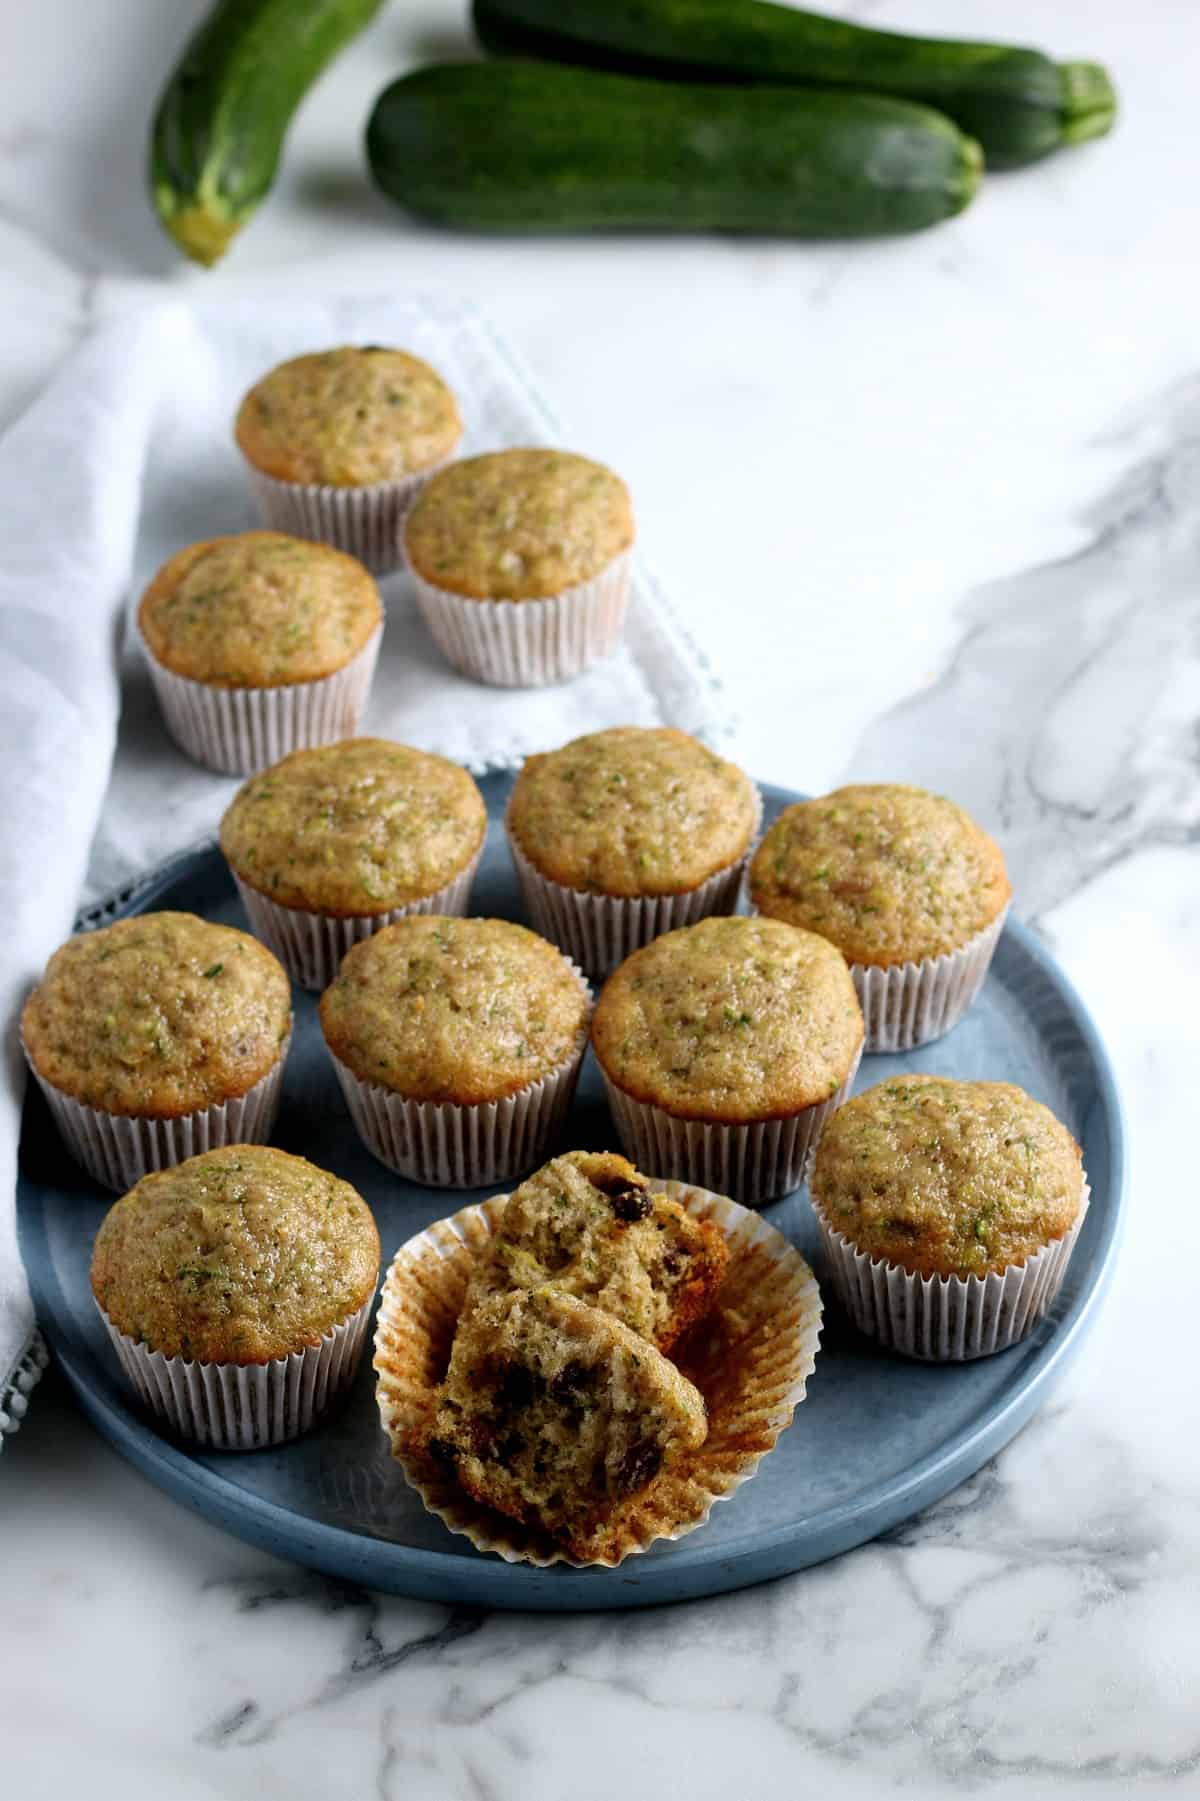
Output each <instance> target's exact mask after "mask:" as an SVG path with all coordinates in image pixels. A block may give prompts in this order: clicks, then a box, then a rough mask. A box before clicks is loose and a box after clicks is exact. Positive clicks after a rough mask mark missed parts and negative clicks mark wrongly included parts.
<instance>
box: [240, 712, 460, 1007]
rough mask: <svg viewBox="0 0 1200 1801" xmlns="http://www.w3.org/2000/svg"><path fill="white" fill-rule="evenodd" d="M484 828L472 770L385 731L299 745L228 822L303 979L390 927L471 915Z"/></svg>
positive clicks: (256, 897) (243, 868)
mask: <svg viewBox="0 0 1200 1801" xmlns="http://www.w3.org/2000/svg"><path fill="white" fill-rule="evenodd" d="M486 835H487V808H486V807H485V805H484V801H483V796H482V795H481V794H480V792H479V789H478V788H477V787H476V785H475V783H474V782H473V781H472V779H471V777H470V776H469V775H468V774H467V772H466V770H465V769H460V768H459V766H458V764H457V763H451V762H448V761H447V759H446V758H445V757H438V756H433V755H431V754H430V752H428V751H423V750H414V749H412V748H411V746H409V745H407V744H394V743H392V742H391V741H390V740H388V739H386V738H350V739H346V740H344V741H343V742H342V743H340V744H330V745H322V746H320V747H319V748H317V749H314V750H300V751H294V752H293V754H292V755H291V756H290V757H285V758H283V760H282V761H281V762H279V763H276V764H274V765H273V766H272V767H271V768H270V769H267V770H265V771H264V772H263V773H262V774H261V775H258V776H252V777H251V778H250V780H249V781H248V782H246V783H245V784H244V786H243V787H242V788H240V789H239V791H238V792H237V794H236V795H235V796H234V798H233V800H232V802H231V803H230V805H229V808H228V809H227V811H226V813H225V817H224V818H223V819H222V821H221V849H222V851H223V852H224V855H225V860H226V861H227V863H228V864H229V867H230V868H231V869H232V871H233V875H234V880H235V881H236V882H237V885H238V890H239V892H240V894H241V897H242V902H243V904H244V906H245V908H246V911H247V913H248V914H249V916H250V923H251V925H252V926H253V927H254V930H255V931H256V932H257V933H258V935H259V937H260V938H263V939H265V940H266V942H267V943H268V944H269V945H270V946H271V949H272V950H273V951H275V952H276V954H277V955H278V956H279V957H280V958H281V959H282V961H283V964H284V966H285V968H286V969H287V970H288V972H289V974H290V975H291V976H292V978H293V980H295V981H297V982H299V983H301V985H302V986H303V987H305V988H324V987H326V986H327V985H328V984H329V983H330V982H332V980H333V978H334V977H335V975H336V974H337V972H338V967H339V965H340V963H341V960H342V958H343V957H344V956H345V954H346V952H347V951H348V950H349V949H350V947H351V945H352V944H356V943H358V942H360V941H361V940H362V939H364V938H368V937H370V936H371V934H372V933H373V932H377V931H378V930H379V929H380V927H381V926H385V925H390V924H392V923H393V922H394V921H395V920H397V919H403V918H406V917H407V916H408V915H409V914H412V913H440V914H463V913H465V912H466V911H467V906H468V903H469V900H470V894H471V881H472V878H473V877H474V874H475V870H476V868H477V866H478V863H479V858H480V856H481V855H482V852H483V844H484V839H485V837H486Z"/></svg>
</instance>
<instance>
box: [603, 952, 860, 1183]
mask: <svg viewBox="0 0 1200 1801" xmlns="http://www.w3.org/2000/svg"><path fill="white" fill-rule="evenodd" d="M862 1041H863V1023H862V1013H861V1011H860V1008H859V1005H858V999H857V996H856V995H855V992H854V984H853V982H852V981H851V980H850V973H849V971H848V969H847V968H846V964H845V961H844V959H843V958H842V956H841V954H840V953H839V952H838V951H836V950H835V949H834V947H833V946H832V945H831V944H830V943H829V942H828V940H827V939H824V938H820V937H818V936H817V935H816V934H815V933H813V932H803V931H800V930H799V929H798V928H797V927H795V926H789V925H785V924H783V923H782V921H780V920H775V919H740V918H730V919H703V920H701V921H700V923H699V924H698V925H694V926H685V927H684V928H683V929H682V930H681V931H678V932H668V933H666V934H665V936H664V937H662V938H656V939H655V940H654V942H653V943H652V944H648V945H646V946H645V948H644V949H643V950H640V951H635V952H634V954H633V956H632V957H630V958H628V959H627V960H626V961H625V962H624V963H622V965H621V967H620V968H619V969H618V970H617V971H616V972H615V973H614V974H613V975H611V976H610V977H609V979H608V981H607V983H606V984H605V986H604V990H603V992H602V994H601V996H600V1000H599V1003H598V1004H597V1007H596V1014H595V1018H594V1020H593V1023H592V1044H593V1047H594V1049H595V1052H596V1058H597V1061H598V1062H599V1064H600V1070H601V1074H602V1075H603V1077H604V1081H605V1086H606V1087H607V1089H608V1100H609V1105H610V1107H611V1108H612V1112H613V1117H614V1119H615V1120H616V1123H617V1130H618V1131H619V1133H620V1135H621V1142H622V1144H623V1145H624V1148H625V1150H626V1153H627V1154H628V1155H629V1157H631V1158H632V1160H633V1161H634V1163H636V1164H637V1166H638V1167H639V1168H640V1169H645V1170H648V1171H650V1172H651V1173H652V1174H654V1175H658V1176H674V1177H677V1178H679V1179H680V1180H681V1181H688V1182H696V1183H698V1184H699V1185H700V1186H702V1187H705V1188H712V1189H716V1190H717V1192H718V1193H722V1194H732V1195H734V1196H735V1197H736V1198H737V1199H738V1200H740V1201H745V1202H746V1203H747V1204H749V1205H752V1206H756V1205H759V1204H761V1203H762V1202H764V1201H769V1200H773V1199H774V1198H775V1197H776V1196H777V1195H781V1194H787V1193H788V1192H789V1191H790V1190H791V1189H793V1188H797V1187H798V1186H799V1184H800V1182H801V1180H802V1178H803V1174H804V1164H805V1159H806V1157H807V1154H808V1152H809V1150H810V1149H811V1147H812V1146H813V1145H814V1144H815V1143H816V1140H817V1138H818V1136H819V1134H820V1131H821V1128H822V1125H823V1124H824V1122H825V1120H826V1118H827V1117H828V1115H829V1114H830V1113H831V1112H832V1111H833V1109H834V1108H835V1107H837V1106H838V1105H839V1104H840V1103H841V1101H842V1100H843V1099H844V1098H845V1096H846V1094H847V1093H848V1092H849V1089H850V1085H851V1083H852V1081H853V1079H854V1072H855V1070H856V1069H857V1067H858V1060H859V1057H860V1055H861V1053H862Z"/></svg>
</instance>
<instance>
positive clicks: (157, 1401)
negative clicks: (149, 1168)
mask: <svg viewBox="0 0 1200 1801" xmlns="http://www.w3.org/2000/svg"><path fill="white" fill-rule="evenodd" d="M378 1275H379V1233H378V1232H377V1230H376V1228H375V1221H374V1219H373V1218H372V1215H371V1210H370V1208H369V1207H368V1206H367V1204H366V1202H365V1201H364V1200H363V1199H362V1197H361V1195H359V1194H358V1193H357V1192H356V1190H355V1189H353V1188H351V1186H350V1184H349V1183H348V1182H342V1181H339V1179H338V1178H337V1177H336V1176H333V1175H330V1174H329V1173H328V1171H326V1170H323V1169H318V1168H317V1167H316V1165H315V1164H312V1163H309V1162H307V1161H306V1160H305V1159H304V1158H303V1157H291V1156H288V1155H287V1154H286V1153H285V1152H284V1151H276V1150H272V1149H270V1148H268V1147H266V1146H261V1145H229V1146H226V1147H225V1148H224V1149H222V1150H217V1151H209V1152H205V1153H204V1154H203V1155H201V1156H198V1157H192V1158H190V1159H189V1160H188V1161H187V1162H185V1163H181V1164H179V1165H177V1166H176V1167H175V1168H174V1169H169V1170H161V1171H159V1172H157V1173H156V1174H154V1175H149V1176H146V1177H144V1178H143V1180H142V1181H140V1182H139V1183H138V1184H137V1186H136V1187H135V1188H134V1189H132V1190H131V1191H130V1193H128V1194H127V1195H125V1196H124V1197H123V1198H122V1199H121V1200H119V1201H117V1202H116V1204H115V1205H114V1206H113V1207H112V1208H111V1210H110V1211H109V1213H108V1214H107V1215H106V1216H105V1218H104V1220H103V1221H102V1223H101V1226H100V1230H99V1232H98V1233H97V1234H96V1244H95V1248H94V1250H93V1253H92V1293H93V1294H94V1296H95V1299H96V1305H97V1306H98V1307H99V1309H100V1312H101V1315H102V1316H103V1319H104V1323H105V1325H106V1326H107V1328H108V1332H109V1336H110V1338H111V1339H112V1342H113V1345H114V1348H115V1350H116V1352H117V1355H118V1357H119V1358H120V1360H121V1366H122V1368H123V1369H124V1371H125V1374H126V1376H127V1377H128V1378H129V1381H130V1382H131V1383H132V1385H133V1387H134V1388H135V1389H136V1390H137V1392H138V1394H139V1395H140V1396H141V1398H142V1400H143V1401H144V1402H145V1404H146V1405H147V1406H148V1407H150V1408H152V1409H153V1410H154V1411H155V1412H157V1413H159V1414H161V1415H162V1416H163V1417H164V1418H165V1419H166V1420H167V1421H168V1422H169V1424H170V1425H171V1426H172V1428H173V1429H174V1430H175V1431H176V1432H178V1433H180V1434H181V1435H182V1436H184V1437H187V1438H194V1439H198V1440H199V1442H200V1443H201V1444H208V1445H212V1446H214V1447H216V1448H218V1449H220V1450H230V1451H234V1450H238V1451H248V1450H255V1449H257V1448H258V1447H259V1446H261V1445H276V1444H282V1443H284V1442H285V1440H287V1439H290V1438H295V1437H296V1436H297V1435H298V1434H299V1433H301V1432H304V1431H307V1429H308V1428H309V1426H311V1425H312V1424H314V1422H315V1421H316V1420H317V1419H318V1418H319V1417H320V1416H321V1415H322V1414H323V1413H325V1412H326V1411H327V1410H328V1408H329V1407H330V1405H331V1404H332V1402H333V1401H334V1400H335V1399H336V1397H337V1396H338V1395H339V1394H340V1393H341V1391H342V1390H344V1389H345V1387H346V1386H347V1384H348V1383H349V1381H350V1379H351V1377H352V1376H353V1374H354V1371H355V1368H356V1366H357V1364H358V1360H359V1357H360V1355H361V1352H362V1347H363V1344H364V1342H365V1338H366V1330H367V1323H368V1321H369V1319H370V1314H371V1303H372V1300H373V1298H374V1294H375V1283H376V1280H377V1278H378Z"/></svg>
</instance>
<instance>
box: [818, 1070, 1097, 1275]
mask: <svg viewBox="0 0 1200 1801" xmlns="http://www.w3.org/2000/svg"><path fill="white" fill-rule="evenodd" d="M1082 1186H1083V1181H1082V1166H1081V1160H1080V1150H1079V1146H1078V1145H1077V1144H1076V1143H1075V1140H1074V1139H1073V1138H1072V1137H1071V1134H1070V1133H1069V1132H1068V1131H1067V1129H1066V1127H1065V1126H1064V1125H1061V1124H1060V1123H1059V1121H1058V1120H1057V1119H1055V1117H1054V1115H1053V1113H1051V1111H1050V1109H1049V1108H1048V1107H1043V1106H1042V1105H1041V1103H1040V1102H1039V1101H1035V1100H1032V1099H1031V1098H1030V1096H1029V1095H1027V1094H1026V1093H1025V1092H1024V1090H1023V1089H1020V1088H1014V1087H1013V1086H1012V1084H1011V1083H1009V1082H952V1081H950V1080H949V1078H948V1077H945V1076H893V1077H892V1078H891V1079H890V1080H889V1081H886V1082H881V1083H880V1084H879V1086H878V1087H877V1088H869V1089H867V1091H866V1092H865V1093H864V1094H860V1095H856V1096H855V1098H854V1099H853V1100H852V1101H848V1102H847V1103H846V1105H845V1106H844V1107H839V1108H838V1111H837V1112H836V1113H835V1114H834V1116H833V1118H832V1119H831V1120H830V1121H829V1123H828V1124H827V1125H826V1127H825V1130H824V1133H823V1135H822V1137H821V1142H820V1144H819V1146H818V1148H817V1156H816V1163H815V1166H814V1169H813V1175H812V1183H811V1187H812V1194H813V1199H814V1200H815V1201H816V1202H817V1203H818V1204H819V1205H820V1206H821V1208H822V1209H823V1210H824V1212H825V1215H826V1218H827V1219H828V1221H829V1223H830V1225H831V1226H833V1227H834V1229H835V1230H836V1231H838V1232H841V1233H842V1234H843V1236H845V1237H846V1238H848V1239H850V1240H851V1241H852V1243H854V1244H855V1245H857V1246H858V1248H859V1249H860V1250H862V1251H866V1252H867V1253H868V1254H869V1255H870V1256H871V1257H873V1258H879V1257H883V1258H886V1259H887V1260H888V1262H890V1263H898V1264H900V1265H902V1267H903V1268H904V1269H907V1270H911V1271H915V1272H917V1273H919V1274H921V1275H940V1276H982V1275H986V1274H987V1273H988V1271H989V1270H995V1271H997V1272H999V1271H1002V1270H1004V1269H1007V1268H1008V1267H1009V1265H1010V1264H1014V1263H1024V1261H1025V1259H1026V1258H1027V1257H1031V1256H1033V1255H1034V1253H1035V1252H1037V1251H1040V1250H1041V1249H1042V1248H1043V1246H1044V1245H1046V1244H1048V1243H1049V1242H1050V1241H1051V1239H1055V1238H1061V1237H1062V1236H1063V1234H1064V1233H1066V1232H1069V1231H1070V1229H1071V1227H1072V1226H1073V1225H1074V1223H1075V1219H1076V1217H1077V1215H1078V1213H1079V1207H1080V1203H1081V1200H1082Z"/></svg>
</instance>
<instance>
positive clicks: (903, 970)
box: [750, 783, 1012, 1051]
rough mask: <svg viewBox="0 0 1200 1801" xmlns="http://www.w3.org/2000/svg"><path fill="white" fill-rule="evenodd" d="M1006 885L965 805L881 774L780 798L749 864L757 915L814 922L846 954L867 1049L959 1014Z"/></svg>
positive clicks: (898, 1041) (917, 1038)
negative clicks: (787, 800) (816, 795)
mask: <svg viewBox="0 0 1200 1801" xmlns="http://www.w3.org/2000/svg"><path fill="white" fill-rule="evenodd" d="M1011 895H1012V889H1011V887H1010V885H1009V881H1008V875H1007V873H1006V871H1005V867H1004V857H1003V854H1002V853H1001V851H1000V848H999V846H998V845H997V844H995V843H994V842H993V841H992V839H991V838H989V837H988V835H987V833H986V832H984V831H982V830H981V829H980V827H979V826H977V825H976V824H975V823H974V821H973V820H972V819H970V818H969V817H968V815H967V814H966V813H964V812H963V810H962V808H961V807H957V806H955V804H954V802H953V801H949V800H946V799H944V798H943V797H942V796H941V795H938V794H928V793H926V791H925V790H924V789H923V788H910V787H904V786H900V785H889V784H884V783H866V784H862V785H859V786H855V787H849V788H837V789H835V790H834V792H833V793H832V794H827V795H824V796H823V797H822V798H821V799H819V800H809V801H800V802H798V803H797V805H795V806H793V807H787V808H785V810H784V811H783V812H782V813H781V814H780V815H779V818H778V819H777V820H775V822H774V824H773V825H772V826H771V827H770V828H769V830H768V831H767V832H766V834H765V835H764V837H763V840H762V843H761V844H760V845H759V847H758V850H757V852H756V853H755V856H754V859H753V862H752V863H751V865H750V898H751V900H752V901H753V903H754V905H755V907H756V908H757V909H758V911H759V912H760V913H763V914H767V915H768V916H769V917H771V918H773V919H785V920H787V921H788V922H789V924H791V925H797V926H803V927H804V928H805V929H806V930H807V931H811V932H819V933H820V934H821V936H822V937H824V938H828V939H829V940H830V942H831V943H833V944H836V945H837V947H838V949H839V950H840V951H841V953H842V955H843V956H844V957H845V959H846V961H847V963H849V965H850V969H851V974H852V975H853V976H854V981H855V986H856V988H857V989H858V993H859V999H860V1001H861V1002H862V1007H863V1014H864V1016H865V1019H866V1023H867V1050H868V1051H898V1050H911V1049H913V1048H914V1047H915V1046H917V1045H919V1044H927V1043H929V1042H931V1040H933V1039H935V1038H939V1037H941V1036H942V1034H943V1033H945V1032H948V1031H949V1030H950V1028H951V1026H953V1025H955V1024H957V1022H958V1020H959V1019H960V1018H961V1017H962V1015H963V1014H964V1013H965V1012H966V1010H967V1008H968V1007H969V1006H970V1005H971V1002H972V1001H973V1000H974V999H975V996H976V994H977V993H978V992H979V989H980V987H981V985H982V983H983V980H984V977H985V976H986V974H987V970H988V965H989V963H990V962H991V960H992V953H993V951H994V950H995V947H996V942H997V940H998V938H999V936H1000V932H1001V929H1002V928H1003V924H1004V917H1005V914H1006V913H1007V911H1008V904H1009V900H1010V898H1011Z"/></svg>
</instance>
